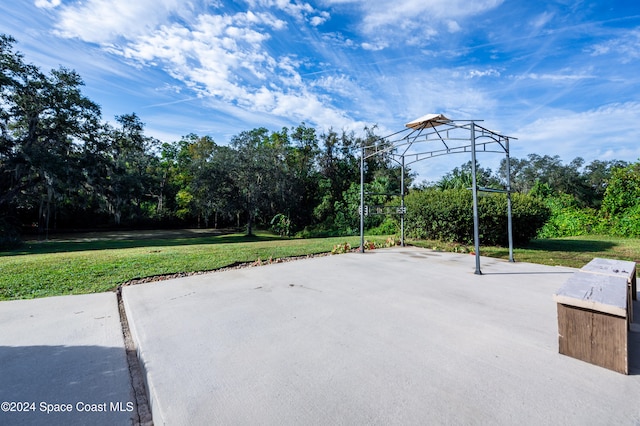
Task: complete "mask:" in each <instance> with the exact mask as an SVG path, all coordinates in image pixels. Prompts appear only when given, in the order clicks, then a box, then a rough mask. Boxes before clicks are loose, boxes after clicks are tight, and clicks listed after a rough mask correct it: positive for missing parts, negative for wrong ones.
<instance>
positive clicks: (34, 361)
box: [0, 346, 137, 425]
mask: <svg viewBox="0 0 640 426" xmlns="http://www.w3.org/2000/svg"><path fill="white" fill-rule="evenodd" d="M114 366H118V367H114ZM0 383H1V384H0V403H2V410H1V411H0V424H10V425H44V424H46V425H88V424H91V425H127V424H132V423H133V421H134V419H135V418H136V416H137V413H136V409H135V405H134V401H135V399H134V396H133V394H132V389H131V383H130V378H129V370H128V368H127V363H126V360H125V353H124V349H123V348H110V347H100V346H21V347H9V346H0ZM7 403H9V404H11V405H7ZM12 403H15V404H12ZM49 404H50V405H49ZM54 404H58V406H57V407H56V406H55V405H54ZM61 404H64V405H66V407H65V408H67V409H69V411H68V412H50V413H47V410H53V409H55V408H58V409H60V408H62V405H61ZM67 404H70V405H67ZM25 407H26V409H27V410H29V411H22V412H19V411H6V410H7V408H8V409H9V410H11V409H14V410H18V409H22V410H25ZM92 409H94V410H102V411H91V410H92ZM87 410H89V411H87Z"/></svg>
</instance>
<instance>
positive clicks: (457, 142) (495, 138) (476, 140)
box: [360, 114, 517, 275]
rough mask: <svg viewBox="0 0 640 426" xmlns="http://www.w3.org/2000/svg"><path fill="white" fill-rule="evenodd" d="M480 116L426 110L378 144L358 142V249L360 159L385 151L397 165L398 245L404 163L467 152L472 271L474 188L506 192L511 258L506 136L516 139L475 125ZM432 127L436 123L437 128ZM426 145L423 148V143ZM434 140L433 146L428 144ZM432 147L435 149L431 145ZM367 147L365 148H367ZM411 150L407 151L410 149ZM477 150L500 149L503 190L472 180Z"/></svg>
mask: <svg viewBox="0 0 640 426" xmlns="http://www.w3.org/2000/svg"><path fill="white" fill-rule="evenodd" d="M482 121H483V120H450V119H448V118H446V117H444V116H443V115H436V114H430V115H426V116H424V117H421V118H419V119H417V120H414V121H413V122H411V123H408V124H406V126H405V127H406V128H405V129H403V130H401V131H399V132H396V133H393V134H391V135H389V136H385V137H382V138H378V139H376V140H375V142H378V141H386V142H387V143H386V144H384V146H383V147H382V148H380V146H379V145H377V144H374V145H367V146H365V145H364V143H363V144H362V146H361V152H360V252H362V253H364V251H365V247H364V216H365V205H364V161H365V159H367V158H371V157H373V156H376V155H381V154H387V155H389V156H390V158H391V159H393V160H394V161H395V162H397V163H398V164H400V166H401V178H400V179H401V184H400V185H401V191H400V192H401V194H400V195H401V201H400V203H401V204H400V206H401V209H400V212H401V213H400V216H401V219H400V228H401V245H402V246H404V215H405V212H406V210H405V205H404V194H405V187H404V186H405V185H404V175H405V167H407V166H409V165H411V164H413V163H416V162H418V161H423V160H427V159H429V158H434V157H439V156H443V155H450V154H462V153H467V152H469V153H471V180H472V187H471V188H470V189H471V190H472V192H473V240H474V248H475V258H476V270H475V274H476V275H482V271H481V270H480V237H479V220H478V191H487V192H504V193H506V194H507V216H508V226H507V228H508V229H507V232H508V238H509V262H514V259H513V224H512V217H511V165H510V158H509V140H510V139H517V138H513V137H509V136H504V135H501V134H499V133H497V132H494V131H492V130H489V129H487V128H485V127H482V126H480V125H478V124H477V123H478V122H482ZM436 127H439V129H437V128H436ZM425 144H427V145H428V147H427V148H428V149H427V148H423V147H424V145H425ZM434 144H437V147H432V145H434ZM432 148H435V149H432ZM367 151H368V152H367ZM410 151H411V152H410ZM478 152H490V153H504V154H505V156H506V166H507V185H506V188H505V189H504V190H496V189H490V188H479V187H478V184H477V180H476V167H477V165H476V155H477V153H478Z"/></svg>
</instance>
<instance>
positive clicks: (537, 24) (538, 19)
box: [530, 12, 553, 29]
mask: <svg viewBox="0 0 640 426" xmlns="http://www.w3.org/2000/svg"><path fill="white" fill-rule="evenodd" d="M552 19H553V13H550V12H544V13H541V14H540V15H538V16H535V17H533V19H531V22H530V25H531V26H532V27H533V28H535V29H541V28H542V27H544V26H545V25H547V23H548V22H549V21H551V20H552Z"/></svg>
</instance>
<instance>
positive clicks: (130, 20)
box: [54, 0, 185, 44]
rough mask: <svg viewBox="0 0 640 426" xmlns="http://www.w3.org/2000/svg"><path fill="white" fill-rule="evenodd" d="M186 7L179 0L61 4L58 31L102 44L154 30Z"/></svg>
mask: <svg viewBox="0 0 640 426" xmlns="http://www.w3.org/2000/svg"><path fill="white" fill-rule="evenodd" d="M54 1H57V0H54ZM184 6H185V5H184V3H183V2H182V1H180V0H135V1H131V0H86V1H84V2H78V3H72V4H70V5H64V6H62V8H61V9H60V14H59V19H58V23H57V24H56V33H57V34H58V35H60V36H62V37H66V38H78V39H80V40H83V41H86V42H91V43H99V44H106V43H111V42H115V41H117V40H118V39H119V38H120V37H126V38H128V39H131V38H134V37H136V36H138V35H141V34H145V33H147V32H148V31H150V30H153V29H155V28H156V27H157V26H158V25H160V24H161V23H163V22H164V21H165V19H166V18H167V17H168V16H169V15H171V14H172V13H175V12H178V11H180V10H183V9H184Z"/></svg>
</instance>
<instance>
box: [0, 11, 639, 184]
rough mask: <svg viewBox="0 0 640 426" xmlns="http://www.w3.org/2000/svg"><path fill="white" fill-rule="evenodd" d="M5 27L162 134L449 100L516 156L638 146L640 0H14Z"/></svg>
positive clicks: (382, 130)
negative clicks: (508, 140)
mask: <svg viewBox="0 0 640 426" xmlns="http://www.w3.org/2000/svg"><path fill="white" fill-rule="evenodd" d="M0 32H1V33H5V34H10V35H12V36H13V37H15V38H16V39H17V41H18V44H17V46H16V48H17V50H19V51H21V52H23V53H24V54H25V56H26V59H27V61H28V62H32V63H34V64H36V65H38V66H40V67H42V68H43V69H45V70H49V69H52V68H58V67H59V66H61V65H62V66H65V67H67V68H71V69H74V70H76V71H78V72H79V73H80V75H81V76H82V77H83V79H84V81H85V84H86V86H85V88H84V93H85V94H86V95H87V96H88V97H89V98H90V99H92V100H93V101H95V102H97V103H98V104H100V105H101V107H102V111H103V117H104V119H105V120H108V121H112V120H113V117H114V116H115V115H120V114H125V113H131V112H135V113H137V114H138V115H139V117H140V118H141V120H142V121H143V122H144V123H146V133H147V134H148V135H149V136H153V137H156V138H158V139H160V140H163V141H175V140H178V139H179V138H180V137H181V136H182V135H186V134H188V133H196V134H199V135H210V136H212V137H213V138H214V140H215V141H216V142H217V143H219V144H225V143H227V142H228V141H229V139H230V138H231V137H232V136H233V135H235V134H238V133H239V132H240V131H243V130H250V129H253V128H255V127H267V128H268V129H270V130H279V129H281V128H282V127H291V126H296V125H298V124H299V123H301V122H305V123H307V124H308V125H311V126H313V127H316V128H317V129H319V130H320V131H326V130H327V129H329V128H330V127H332V128H334V129H335V130H338V131H341V130H343V129H345V130H348V131H351V130H353V131H355V132H356V134H361V133H362V131H363V128H364V127H365V126H373V125H377V126H378V131H377V133H378V134H380V135H386V134H391V133H393V132H395V131H398V130H402V129H403V128H404V123H406V122H408V121H410V120H412V119H415V118H417V117H420V116H422V115H424V114H428V113H442V114H444V115H445V116H447V117H448V118H451V119H478V120H484V123H482V124H483V125H484V126H485V127H487V128H490V129H493V130H496V131H499V132H500V133H502V134H505V135H509V136H513V137H516V138H518V140H517V141H513V142H512V146H511V152H512V156H515V157H518V158H523V157H525V156H526V155H527V154H529V153H537V154H540V155H559V156H560V157H561V158H562V160H563V161H564V162H565V163H568V162H569V161H571V160H572V159H574V158H575V157H578V156H580V157H583V158H584V159H585V160H586V161H587V162H590V161H592V160H594V159H600V160H613V159H619V160H627V161H636V160H638V159H639V158H640V143H639V142H640V137H639V136H640V120H639V118H640V95H639V94H640V68H639V65H640V3H638V2H636V1H630V0H613V1H580V0H559V1H524V0H523V1H508V0H506V1H502V0H474V1H469V0H392V1H383V0H317V1H295V0H237V1H222V0H191V1H181V0H82V1H69V0H23V1H20V2H14V1H11V2H9V1H3V2H0ZM500 159H501V156H499V155H495V154H494V155H490V154H486V155H485V156H480V157H479V161H480V163H481V165H483V166H485V167H491V168H495V167H496V166H497V164H498V162H499V161H500ZM468 160H469V158H466V157H463V156H461V155H455V156H449V157H447V158H443V157H440V158H438V159H431V160H427V161H424V162H421V163H418V164H416V165H415V166H414V170H415V171H417V172H418V173H419V175H420V176H419V179H420V180H436V179H438V178H439V177H440V176H441V175H442V174H444V173H446V172H447V171H449V170H451V169H452V168H453V167H455V166H458V165H460V164H462V163H464V162H466V161H468Z"/></svg>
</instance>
